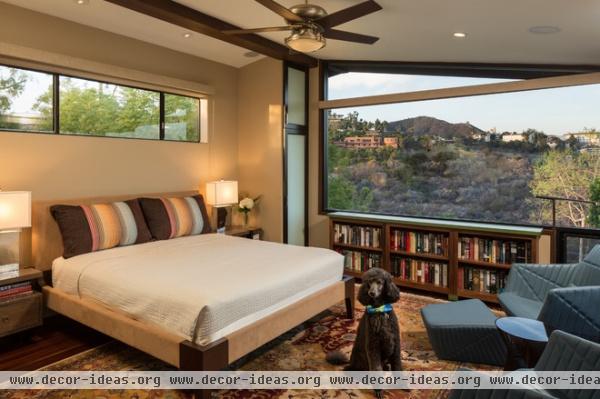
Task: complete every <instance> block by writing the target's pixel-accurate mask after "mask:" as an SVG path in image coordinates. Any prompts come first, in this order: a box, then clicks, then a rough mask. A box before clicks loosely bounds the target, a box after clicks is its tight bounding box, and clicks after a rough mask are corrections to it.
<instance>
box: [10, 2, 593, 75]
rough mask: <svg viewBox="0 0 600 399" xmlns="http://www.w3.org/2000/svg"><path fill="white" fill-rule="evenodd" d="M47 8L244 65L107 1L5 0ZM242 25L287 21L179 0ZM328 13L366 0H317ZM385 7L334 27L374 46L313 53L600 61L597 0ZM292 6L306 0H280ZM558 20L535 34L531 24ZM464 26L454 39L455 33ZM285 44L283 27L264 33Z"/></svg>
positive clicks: (238, 6) (222, 48) (238, 52)
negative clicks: (372, 39) (551, 30)
mask: <svg viewBox="0 0 600 399" xmlns="http://www.w3.org/2000/svg"><path fill="white" fill-rule="evenodd" d="M2 1H4V2H6V3H11V4H15V5H18V6H21V7H25V8H30V9H33V10H36V11H40V12H43V13H47V14H51V15H55V16H58V17H61V18H65V19H69V20H72V21H76V22H79V23H82V24H85V25H90V26H94V27H97V28H101V29H104V30H107V31H111V32H115V33H119V34H122V35H125V36H129V37H133V38H136V39H140V40H144V41H147V42H151V43H155V44H158V45H161V46H165V47H169V48H172V49H175V50H178V51H182V52H185V53H189V54H194V55H198V56H201V57H204V58H208V59H212V60H215V61H219V62H223V63H225V64H229V65H232V66H236V67H240V66H243V65H245V64H247V63H250V62H252V61H254V60H256V59H255V58H254V59H252V58H247V57H245V56H244V53H245V52H246V51H247V50H245V49H241V48H239V47H236V46H233V45H230V44H227V43H224V42H220V41H218V40H216V39H212V38H209V37H206V36H202V35H200V34H194V35H193V36H192V37H191V38H190V39H184V38H183V37H182V34H183V30H182V29H181V28H179V27H176V26H173V25H170V24H167V23H165V22H162V21H159V20H155V19H152V18H149V17H145V16H143V15H140V14H137V13H135V12H132V11H128V10H126V9H124V8H121V7H118V6H115V5H112V4H109V3H106V2H104V1H102V0H90V1H89V4H88V5H86V6H78V5H76V4H75V2H74V0H52V1H50V0H2ZM177 1H178V2H179V3H181V4H184V5H186V6H188V7H192V8H195V9H197V10H200V11H202V12H204V13H206V14H209V15H212V16H214V17H217V18H220V19H222V20H224V21H227V22H230V23H232V24H234V25H238V26H240V27H244V28H250V27H263V26H278V25H281V24H282V22H283V20H282V18H281V17H279V16H278V15H276V14H274V13H272V12H271V11H269V10H267V9H266V8H264V7H262V6H261V5H259V4H258V3H256V2H255V1H253V0H177ZM312 1H313V2H314V3H317V4H319V5H321V6H322V7H324V8H325V9H326V10H327V11H328V12H329V13H332V12H335V11H337V10H340V9H342V8H345V7H348V6H351V5H354V4H357V3H359V2H360V1H361V0H312ZM377 1H378V3H379V4H381V6H382V7H383V10H382V11H378V12H376V13H374V14H371V15H368V16H366V17H363V18H361V19H358V20H355V21H352V22H349V23H347V24H344V25H340V26H339V27H337V29H343V30H348V31H353V32H357V33H364V34H369V35H374V36H379V37H380V38H381V39H380V40H379V42H377V43H376V44H375V45H361V44H353V43H347V42H341V41H335V40H330V41H328V44H327V47H325V48H324V49H322V50H320V51H318V52H316V53H314V54H313V56H315V57H318V58H323V59H356V60H392V61H439V62H495V63H551V64H596V65H600V45H599V44H598V43H600V40H599V39H600V23H598V21H600V0H577V1H573V0H526V1H523V0H502V1H498V0H377ZM279 2H280V3H281V4H283V5H285V6H291V5H293V4H296V3H298V2H301V0H279ZM540 25H542V26H546V25H549V26H557V27H559V28H560V29H561V31H560V32H559V33H556V34H532V33H529V31H528V29H529V28H530V27H532V26H540ZM458 31H460V32H466V33H467V34H468V36H467V38H465V39H456V38H454V37H453V36H452V33H453V32H458ZM264 36H265V37H268V38H269V39H272V40H275V41H277V42H280V43H282V42H283V38H284V37H285V33H269V34H264Z"/></svg>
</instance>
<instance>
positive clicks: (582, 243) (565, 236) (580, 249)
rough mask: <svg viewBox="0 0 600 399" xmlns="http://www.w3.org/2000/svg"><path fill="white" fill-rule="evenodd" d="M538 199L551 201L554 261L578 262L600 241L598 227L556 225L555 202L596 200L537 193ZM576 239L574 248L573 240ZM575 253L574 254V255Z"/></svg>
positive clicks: (587, 201) (593, 203)
mask: <svg viewBox="0 0 600 399" xmlns="http://www.w3.org/2000/svg"><path fill="white" fill-rule="evenodd" d="M536 198H538V199H542V200H548V201H552V227H551V228H550V230H551V231H552V247H553V253H554V254H555V261H556V262H559V263H569V262H579V261H581V260H583V257H584V256H585V254H586V253H587V252H588V251H589V250H591V247H593V246H594V245H595V244H597V243H600V229H597V228H585V227H562V226H557V225H556V203H557V201H567V202H577V203H583V204H590V205H595V204H597V202H594V201H590V200H581V199H575V198H565V197H553V196H545V195H539V196H536ZM570 239H576V240H577V243H576V244H575V246H576V248H573V242H572V241H570ZM574 255H576V256H574Z"/></svg>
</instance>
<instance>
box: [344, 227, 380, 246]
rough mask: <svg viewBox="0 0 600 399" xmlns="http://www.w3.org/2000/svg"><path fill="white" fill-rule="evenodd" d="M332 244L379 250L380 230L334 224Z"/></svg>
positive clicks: (378, 228) (377, 228)
mask: <svg viewBox="0 0 600 399" xmlns="http://www.w3.org/2000/svg"><path fill="white" fill-rule="evenodd" d="M333 242H334V243H336V244H347V245H356V246H361V247H371V248H381V242H382V240H381V228H380V227H373V226H357V225H349V224H341V223H336V224H334V226H333Z"/></svg>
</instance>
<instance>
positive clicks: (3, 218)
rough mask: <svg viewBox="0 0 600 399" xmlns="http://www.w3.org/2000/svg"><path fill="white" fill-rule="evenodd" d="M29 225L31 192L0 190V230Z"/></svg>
mask: <svg viewBox="0 0 600 399" xmlns="http://www.w3.org/2000/svg"><path fill="white" fill-rule="evenodd" d="M22 227H31V192H29V191H0V230H10V229H20V228H22Z"/></svg>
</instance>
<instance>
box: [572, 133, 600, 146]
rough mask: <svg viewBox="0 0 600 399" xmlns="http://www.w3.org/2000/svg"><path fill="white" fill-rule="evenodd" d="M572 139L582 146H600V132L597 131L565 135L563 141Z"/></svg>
mask: <svg viewBox="0 0 600 399" xmlns="http://www.w3.org/2000/svg"><path fill="white" fill-rule="evenodd" d="M571 137H573V138H574V139H575V140H577V141H578V142H579V143H580V144H582V145H589V146H600V132H597V131H595V130H593V131H589V132H578V133H566V134H564V135H563V140H565V141H567V140H569V139H570V138H571Z"/></svg>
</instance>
